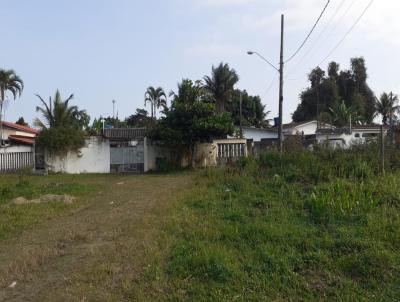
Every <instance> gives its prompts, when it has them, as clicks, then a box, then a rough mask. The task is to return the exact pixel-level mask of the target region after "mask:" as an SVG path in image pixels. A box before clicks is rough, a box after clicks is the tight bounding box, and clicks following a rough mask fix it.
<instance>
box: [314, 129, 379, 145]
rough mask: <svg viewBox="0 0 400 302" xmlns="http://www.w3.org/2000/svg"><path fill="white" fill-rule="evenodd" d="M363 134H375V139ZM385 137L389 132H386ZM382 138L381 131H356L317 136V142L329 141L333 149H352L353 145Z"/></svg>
mask: <svg viewBox="0 0 400 302" xmlns="http://www.w3.org/2000/svg"><path fill="white" fill-rule="evenodd" d="M363 134H375V135H376V137H375V138H365V137H363ZM385 135H387V131H386V130H385ZM379 136H380V130H371V129H364V130H361V129H360V130H357V129H356V130H354V131H353V132H352V133H351V134H346V133H343V134H340V135H338V134H335V135H317V142H318V143H324V142H326V141H329V145H330V146H331V147H333V148H344V149H347V148H350V147H351V146H352V145H357V144H365V143H366V142H367V141H368V140H371V139H372V140H373V139H377V138H379Z"/></svg>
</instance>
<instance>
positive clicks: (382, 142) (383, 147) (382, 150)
mask: <svg viewBox="0 0 400 302" xmlns="http://www.w3.org/2000/svg"><path fill="white" fill-rule="evenodd" d="M381 168H382V175H385V133H384V126H383V124H382V125H381Z"/></svg>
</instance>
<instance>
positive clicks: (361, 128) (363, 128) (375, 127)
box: [352, 125, 389, 130]
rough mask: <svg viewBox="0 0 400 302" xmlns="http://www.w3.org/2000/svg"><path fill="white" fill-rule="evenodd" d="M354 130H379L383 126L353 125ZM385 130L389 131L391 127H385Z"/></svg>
mask: <svg viewBox="0 0 400 302" xmlns="http://www.w3.org/2000/svg"><path fill="white" fill-rule="evenodd" d="M352 128H353V130H379V129H381V125H353V126H352ZM383 128H384V129H389V126H383Z"/></svg>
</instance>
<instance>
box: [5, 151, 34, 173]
mask: <svg viewBox="0 0 400 302" xmlns="http://www.w3.org/2000/svg"><path fill="white" fill-rule="evenodd" d="M33 165H34V159H33V152H9V153H7V152H4V153H3V152H0V173H12V172H17V171H18V170H20V169H23V168H29V167H32V168H33Z"/></svg>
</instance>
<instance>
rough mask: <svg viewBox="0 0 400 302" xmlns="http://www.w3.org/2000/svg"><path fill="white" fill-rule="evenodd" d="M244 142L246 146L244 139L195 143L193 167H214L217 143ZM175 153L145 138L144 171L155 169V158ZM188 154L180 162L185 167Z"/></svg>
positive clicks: (187, 163)
mask: <svg viewBox="0 0 400 302" xmlns="http://www.w3.org/2000/svg"><path fill="white" fill-rule="evenodd" d="M226 143H230V144H244V145H246V146H247V141H246V139H227V140H215V141H213V142H212V143H200V144H196V146H195V149H194V154H193V167H194V168H206V167H215V166H217V165H218V160H217V152H218V144H226ZM247 154H248V153H247V147H246V148H245V156H247ZM174 155H175V153H174V150H169V149H168V148H163V147H160V146H157V145H156V144H153V143H152V142H150V141H149V140H147V139H146V140H145V165H144V166H145V169H144V171H145V172H148V171H156V169H157V167H156V159H157V158H158V157H159V158H165V159H167V160H171V159H172V158H173V156H174ZM190 160H191V159H190V158H189V155H183V156H182V158H181V160H180V164H181V167H183V168H185V167H188V166H190Z"/></svg>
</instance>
